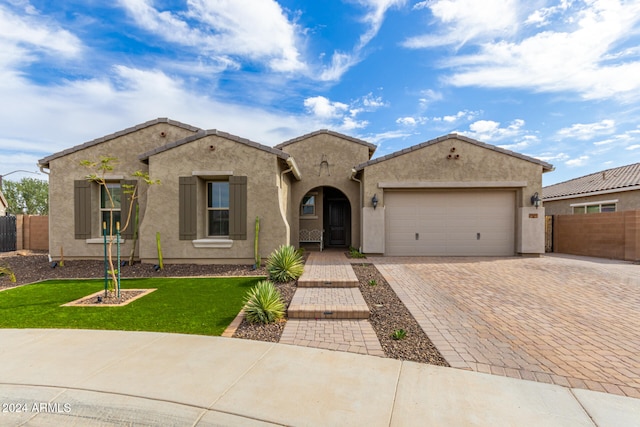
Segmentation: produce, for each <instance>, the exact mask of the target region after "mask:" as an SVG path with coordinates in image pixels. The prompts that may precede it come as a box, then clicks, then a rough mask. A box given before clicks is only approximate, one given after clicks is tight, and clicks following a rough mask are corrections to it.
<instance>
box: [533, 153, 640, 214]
mask: <svg viewBox="0 0 640 427" xmlns="http://www.w3.org/2000/svg"><path fill="white" fill-rule="evenodd" d="M542 200H543V202H544V207H545V210H546V214H547V215H571V214H584V213H601V212H622V211H628V210H635V209H640V163H634V164H632V165H627V166H621V167H618V168H613V169H607V170H604V171H601V172H596V173H592V174H589V175H585V176H581V177H579V178H575V179H572V180H569V181H565V182H561V183H559V184H554V185H550V186H547V187H544V188H543V189H542Z"/></svg>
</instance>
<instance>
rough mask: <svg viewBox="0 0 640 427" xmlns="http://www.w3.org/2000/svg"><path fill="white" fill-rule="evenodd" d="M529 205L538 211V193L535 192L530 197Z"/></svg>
mask: <svg viewBox="0 0 640 427" xmlns="http://www.w3.org/2000/svg"><path fill="white" fill-rule="evenodd" d="M531 204H532V205H533V206H535V207H536V209H538V208H539V207H540V197H539V196H538V192H537V191H536V192H535V193H534V195H533V196H531Z"/></svg>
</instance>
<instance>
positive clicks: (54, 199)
mask: <svg viewBox="0 0 640 427" xmlns="http://www.w3.org/2000/svg"><path fill="white" fill-rule="evenodd" d="M163 133H164V136H162V134H163ZM193 133H194V132H191V131H189V130H186V129H183V128H180V127H177V126H173V125H170V124H168V123H158V124H155V125H152V126H149V127H147V128H144V129H140V130H138V131H135V132H132V133H129V134H127V135H124V136H121V137H117V138H114V139H111V140H109V141H106V142H103V143H101V144H97V145H95V146H92V147H89V148H86V149H83V150H80V151H77V152H74V153H70V154H68V155H66V156H64V157H60V158H57V159H54V160H52V161H51V162H50V175H49V206H50V208H49V253H50V254H51V256H52V258H53V259H59V254H60V250H61V248H63V249H64V255H65V258H66V259H74V258H83V259H90V258H96V259H101V258H102V257H103V252H104V249H103V246H102V245H100V244H88V243H87V242H86V240H85V239H78V240H76V239H75V238H74V234H75V232H74V202H73V197H74V190H73V188H74V187H73V186H74V181H75V180H81V179H85V177H86V176H87V175H88V174H89V173H91V172H93V171H91V170H90V169H87V168H85V167H83V166H81V165H80V162H81V161H83V160H90V161H99V160H100V157H101V156H108V157H115V158H117V159H118V163H117V164H115V169H114V170H113V171H112V172H110V173H109V174H110V175H114V176H123V177H124V178H127V179H130V176H131V174H132V173H133V172H135V171H137V170H144V171H146V170H147V166H146V165H145V164H143V163H141V162H140V161H139V160H138V155H140V154H142V153H144V152H146V151H148V150H151V149H153V148H156V147H160V146H163V145H165V144H167V143H169V142H171V141H175V140H178V139H181V138H184V137H187V136H189V135H192V134H193ZM139 202H140V216H141V218H144V208H145V196H144V195H143V197H141V198H140V200H139ZM92 206H96V209H95V216H94V217H92V228H93V232H92V236H93V237H96V238H99V237H100V236H101V229H100V227H101V225H100V215H99V211H98V208H97V207H98V206H99V192H98V188H97V186H96V189H95V191H94V194H93V195H92ZM130 245H131V243H130V242H125V244H124V245H123V248H122V250H123V253H126V254H128V253H129V251H130V248H131V246H130Z"/></svg>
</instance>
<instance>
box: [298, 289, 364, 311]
mask: <svg viewBox="0 0 640 427" xmlns="http://www.w3.org/2000/svg"><path fill="white" fill-rule="evenodd" d="M369 314H370V312H369V307H368V306H367V303H366V302H365V301H364V298H362V294H361V293H360V290H359V289H357V288H300V287H299V288H298V289H297V290H296V293H295V294H294V296H293V299H292V300H291V304H289V310H288V316H289V318H290V319H368V318H369Z"/></svg>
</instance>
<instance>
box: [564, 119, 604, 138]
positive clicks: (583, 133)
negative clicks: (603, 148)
mask: <svg viewBox="0 0 640 427" xmlns="http://www.w3.org/2000/svg"><path fill="white" fill-rule="evenodd" d="M615 128H616V123H615V120H610V119H605V120H601V121H599V122H596V123H576V124H574V125H572V126H571V127H568V128H562V129H560V130H559V131H558V132H557V136H558V137H559V138H560V139H566V138H573V139H579V140H583V141H586V140H589V139H593V138H595V137H596V136H599V135H608V134H612V133H613V132H615Z"/></svg>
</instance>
